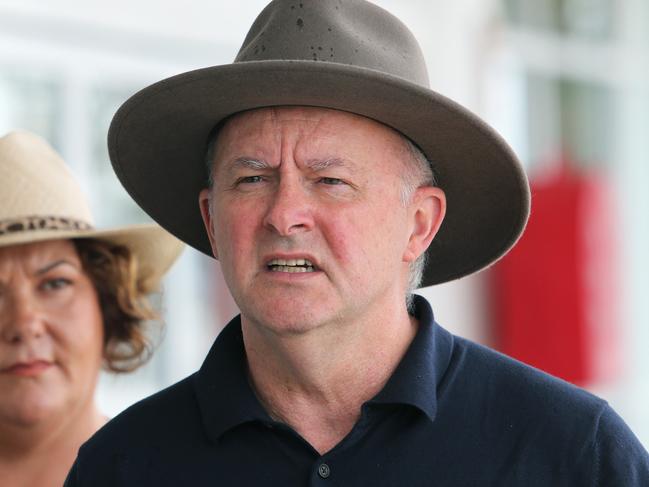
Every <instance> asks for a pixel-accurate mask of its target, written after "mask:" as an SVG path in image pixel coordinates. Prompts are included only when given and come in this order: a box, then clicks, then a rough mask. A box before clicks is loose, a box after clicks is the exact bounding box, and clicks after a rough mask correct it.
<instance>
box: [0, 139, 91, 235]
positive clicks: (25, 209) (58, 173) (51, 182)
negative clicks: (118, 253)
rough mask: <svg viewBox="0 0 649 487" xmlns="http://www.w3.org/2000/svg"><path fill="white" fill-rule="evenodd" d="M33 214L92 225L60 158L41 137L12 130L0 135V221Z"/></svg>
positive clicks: (79, 195) (33, 215) (74, 180)
mask: <svg viewBox="0 0 649 487" xmlns="http://www.w3.org/2000/svg"><path fill="white" fill-rule="evenodd" d="M33 217H38V218H48V219H61V220H63V221H67V220H70V221H72V222H78V223H80V224H83V225H84V226H92V215H91V213H90V208H89V206H88V202H87V201H86V198H85V197H84V194H83V191H82V190H81V187H80V186H79V183H78V182H77V181H76V179H75V178H74V176H73V175H72V172H71V171H70V169H69V168H68V167H67V165H66V164H65V162H64V161H63V159H61V157H60V156H59V155H58V154H57V153H56V152H55V151H54V149H53V148H52V147H51V146H50V145H49V144H48V143H47V142H46V141H45V140H44V139H42V138H41V137H38V136H36V135H34V134H31V133H29V132H25V131H15V132H11V133H9V134H7V135H5V136H4V137H0V222H4V223H5V224H6V223H7V222H11V221H19V220H20V219H27V218H33Z"/></svg>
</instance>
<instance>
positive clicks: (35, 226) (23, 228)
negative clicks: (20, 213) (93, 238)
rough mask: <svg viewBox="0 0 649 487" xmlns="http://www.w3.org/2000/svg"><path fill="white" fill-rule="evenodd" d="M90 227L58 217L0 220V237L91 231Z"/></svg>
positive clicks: (70, 219)
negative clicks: (27, 233) (39, 232)
mask: <svg viewBox="0 0 649 487" xmlns="http://www.w3.org/2000/svg"><path fill="white" fill-rule="evenodd" d="M92 228H93V227H92V225H90V224H88V223H86V222H84V221H81V220H75V219H74V218H63V217H60V216H36V215H33V216H24V217H21V218H10V219H7V220H0V235H11V234H15V233H19V232H32V231H37V230H92Z"/></svg>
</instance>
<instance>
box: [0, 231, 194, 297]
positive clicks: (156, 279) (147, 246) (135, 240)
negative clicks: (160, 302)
mask: <svg viewBox="0 0 649 487" xmlns="http://www.w3.org/2000/svg"><path fill="white" fill-rule="evenodd" d="M87 238H92V239H97V240H103V241H106V242H109V243H113V244H117V245H123V246H125V247H127V248H128V249H129V250H130V251H131V253H132V254H133V255H134V256H135V258H136V259H137V263H138V266H137V269H138V274H139V275H138V278H140V279H142V282H141V284H142V286H143V288H144V289H145V291H147V292H152V291H154V290H156V289H157V288H158V287H159V285H160V281H161V280H162V277H163V276H164V274H165V273H166V272H167V271H168V270H169V268H170V267H171V265H172V264H173V263H174V261H175V260H176V259H177V258H178V256H179V255H180V253H181V252H182V250H183V248H184V245H183V243H182V242H181V241H179V240H178V239H177V238H175V237H174V236H173V235H170V234H169V233H168V232H167V231H165V230H164V229H163V228H160V227H159V226H158V225H154V224H144V225H131V226H126V227H120V228H113V229H105V230H33V231H22V232H16V233H12V234H8V235H5V236H3V237H2V239H0V247H8V246H10V245H23V244H29V243H35V242H44V241H48V240H69V239H70V240H71V239H87Z"/></svg>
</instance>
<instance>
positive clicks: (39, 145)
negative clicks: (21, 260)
mask: <svg viewBox="0 0 649 487" xmlns="http://www.w3.org/2000/svg"><path fill="white" fill-rule="evenodd" d="M76 238H94V239H99V240H104V241H107V242H111V243H115V244H119V245H124V246H125V247H128V248H129V249H130V250H131V252H132V253H133V254H134V255H135V257H136V259H137V261H138V272H139V273H140V277H142V278H144V279H145V283H144V284H145V287H146V288H147V289H151V290H153V289H155V288H156V287H157V285H158V284H159V281H160V279H161V278H162V276H163V275H164V273H165V272H166V271H167V270H168V269H169V267H170V266H171V264H172V263H173V262H174V261H175V260H176V258H177V257H178V255H180V252H181V251H182V248H183V244H182V243H181V242H180V241H179V240H177V239H176V238H175V237H173V236H172V235H170V234H169V233H167V232H166V231H165V230H163V229H162V228H160V227H159V226H158V225H155V224H147V225H134V226H127V227H120V228H114V229H109V230H97V229H95V228H94V227H93V220H92V215H91V213H90V208H89V206H88V202H87V200H86V198H85V196H84V194H83V192H82V190H81V187H80V186H79V184H78V183H77V181H76V179H75V178H74V176H73V175H72V173H71V171H70V170H69V169H68V167H67V165H66V164H65V162H64V161H63V159H62V158H61V157H60V156H59V155H58V154H57V153H56V152H55V151H54V149H52V147H50V145H49V144H48V143H47V142H46V141H45V140H44V139H42V138H41V137H38V136H36V135H34V134H32V133H29V132H25V131H16V132H11V133H9V134H7V135H5V136H4V137H0V247H6V246H8V245H18V244H25V243H31V242H38V241H43V240H55V239H56V240H58V239H76Z"/></svg>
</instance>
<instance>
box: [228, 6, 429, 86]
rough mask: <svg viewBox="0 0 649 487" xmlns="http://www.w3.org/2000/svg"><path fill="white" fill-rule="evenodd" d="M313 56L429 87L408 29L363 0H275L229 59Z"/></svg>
mask: <svg viewBox="0 0 649 487" xmlns="http://www.w3.org/2000/svg"><path fill="white" fill-rule="evenodd" d="M276 60H295V61H316V62H331V63H339V64H346V65H351V66H355V67H358V68H367V69H372V70H375V71H380V72H382V73H386V74H390V75H393V76H397V77H399V78H403V79H406V80H408V81H410V82H412V83H416V84H419V85H421V86H424V87H426V88H428V87H429V81H428V72H427V69H426V63H425V61H424V56H423V53H422V51H421V48H420V47H419V44H418V43H417V40H416V39H415V37H414V36H413V34H412V33H411V32H410V30H409V29H408V28H407V27H406V26H405V25H404V24H403V23H402V22H401V21H400V20H399V19H397V18H396V17H394V16H393V15H392V14H390V13H389V12H387V11H385V10H383V9H382V8H380V7H378V6H376V5H374V4H371V3H369V2H366V1H364V0H331V1H325V0H275V1H273V2H271V3H270V4H269V5H268V6H266V8H265V9H264V10H263V11H262V12H261V13H260V14H259V16H258V17H257V19H256V20H255V22H254V23H253V25H252V27H251V29H250V31H249V32H248V35H247V36H246V38H245V40H244V42H243V45H242V46H241V49H240V50H239V53H238V55H237V57H236V59H235V63H239V62H246V61H276Z"/></svg>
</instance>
